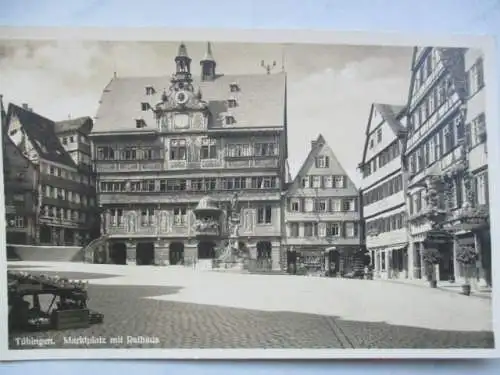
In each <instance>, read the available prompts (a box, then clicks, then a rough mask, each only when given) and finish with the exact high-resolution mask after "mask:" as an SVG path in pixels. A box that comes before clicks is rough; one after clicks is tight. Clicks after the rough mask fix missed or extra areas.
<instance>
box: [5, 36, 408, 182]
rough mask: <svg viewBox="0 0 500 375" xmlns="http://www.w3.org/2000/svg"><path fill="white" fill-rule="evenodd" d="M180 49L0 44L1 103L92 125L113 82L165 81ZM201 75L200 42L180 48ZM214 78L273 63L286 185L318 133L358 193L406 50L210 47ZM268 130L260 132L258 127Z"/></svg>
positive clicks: (404, 81) (400, 82) (401, 75)
mask: <svg viewBox="0 0 500 375" xmlns="http://www.w3.org/2000/svg"><path fill="white" fill-rule="evenodd" d="M179 43H180V42H130V41H119V42H106V41H84V40H55V41H34V40H31V41H29V40H27V41H21V40H0V71H1V72H2V74H1V75H0V91H1V93H2V94H3V95H4V102H5V104H7V103H8V102H13V103H15V104H18V105H20V104H22V103H27V104H28V105H29V106H30V107H31V108H33V110H34V111H35V112H37V113H39V114H41V115H43V116H45V117H48V118H51V119H53V120H63V119H67V118H68V117H78V116H91V117H93V116H95V114H96V112H97V108H98V105H99V99H100V96H101V94H102V90H103V88H104V87H105V85H106V84H107V83H108V82H109V80H110V79H111V78H112V76H113V74H114V72H115V71H116V74H117V75H118V76H155V75H169V74H171V73H173V72H174V69H175V65H174V57H175V55H176V53H177V48H178V45H179ZM186 45H187V49H188V53H189V55H190V57H191V58H192V59H193V63H192V71H193V73H194V74H196V75H197V74H198V73H199V72H198V71H199V63H198V62H199V60H200V59H201V58H202V57H203V55H204V52H205V48H206V41H200V42H190V43H186ZM212 51H213V55H214V58H215V59H216V61H217V71H218V73H223V74H248V73H252V74H265V73H266V72H265V70H264V69H263V68H262V67H261V65H260V63H261V61H262V60H264V61H265V62H266V63H272V62H273V61H276V67H275V69H274V70H273V71H272V72H271V74H272V73H273V72H278V71H280V70H281V66H282V65H284V67H285V71H286V72H287V76H288V127H289V134H288V135H289V165H290V171H291V174H292V176H295V174H296V173H297V171H298V169H299V168H300V166H301V165H302V163H303V162H304V160H305V158H306V157H307V154H308V152H309V150H310V142H311V140H313V139H315V138H316V137H317V136H318V135H319V134H320V133H321V134H323V136H324V137H325V139H326V141H327V142H328V143H329V144H330V146H331V147H332V149H333V151H334V153H335V155H336V156H337V158H338V159H339V161H340V163H341V164H342V166H343V167H344V169H345V170H346V172H347V174H348V175H349V176H350V177H351V179H352V180H353V181H354V182H355V183H356V184H359V177H360V176H359V172H358V171H357V165H358V164H359V162H360V161H361V157H362V149H363V145H364V141H365V140H364V134H365V130H366V125H367V121H368V115H369V110H370V105H371V103H373V102H377V103H388V104H399V105H404V104H405V102H406V98H407V96H408V86H409V79H410V63H411V53H412V48H411V46H409V47H408V48H403V47H382V46H380V47H379V46H346V45H305V44H302V45H301V44H288V45H280V44H262V43H260V44H251V43H221V42H219V43H213V44H212ZM262 125H265V124H262Z"/></svg>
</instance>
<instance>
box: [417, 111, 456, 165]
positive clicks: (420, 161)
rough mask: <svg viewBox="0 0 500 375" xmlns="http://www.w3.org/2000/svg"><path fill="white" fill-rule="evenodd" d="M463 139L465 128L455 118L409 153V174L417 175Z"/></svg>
mask: <svg viewBox="0 0 500 375" xmlns="http://www.w3.org/2000/svg"><path fill="white" fill-rule="evenodd" d="M464 137H465V127H464V124H463V122H462V121H461V120H460V117H458V116H457V117H455V118H454V119H452V120H451V121H450V122H449V123H448V124H446V125H445V126H443V127H442V128H441V129H439V130H437V131H436V132H435V134H434V135H433V136H432V137H431V138H429V139H428V140H427V141H425V142H424V143H423V144H421V145H420V147H419V148H417V149H415V150H414V151H412V152H411V153H410V155H409V156H408V160H409V169H410V173H412V174H414V173H418V172H420V171H421V170H423V169H424V168H425V167H426V166H429V165H431V164H432V163H434V162H435V161H437V160H440V159H441V158H442V157H443V156H444V155H446V154H447V153H449V152H450V151H452V150H453V149H454V148H455V147H456V146H458V144H459V142H460V140H462V139H463V138H464Z"/></svg>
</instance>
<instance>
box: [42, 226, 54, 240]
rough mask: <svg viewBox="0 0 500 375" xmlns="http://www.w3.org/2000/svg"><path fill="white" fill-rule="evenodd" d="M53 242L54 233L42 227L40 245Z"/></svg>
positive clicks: (46, 227)
mask: <svg viewBox="0 0 500 375" xmlns="http://www.w3.org/2000/svg"><path fill="white" fill-rule="evenodd" d="M51 242H52V233H51V230H50V228H49V227H48V226H46V225H42V226H40V243H41V244H50V243H51Z"/></svg>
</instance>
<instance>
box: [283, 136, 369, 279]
mask: <svg viewBox="0 0 500 375" xmlns="http://www.w3.org/2000/svg"><path fill="white" fill-rule="evenodd" d="M285 197H286V199H285V201H284V203H285V204H284V206H285V207H284V209H285V228H284V232H283V236H284V237H286V238H285V241H286V242H285V248H286V251H287V266H288V267H287V268H288V270H289V272H291V273H295V272H296V271H297V269H298V268H305V271H306V272H323V271H330V272H331V273H332V274H334V275H339V276H340V275H346V274H349V273H352V272H353V271H354V267H355V261H354V260H355V257H356V255H357V254H358V253H359V252H360V251H361V250H362V246H361V245H362V240H361V228H360V227H361V225H360V214H359V193H358V190H357V189H356V187H355V186H354V184H353V182H352V181H351V180H350V179H349V177H348V176H347V173H346V172H345V170H344V169H343V168H342V166H341V164H340V163H339V162H338V160H337V158H336V157H335V154H334V152H333V150H332V149H331V148H330V146H329V145H328V144H327V143H326V141H325V139H324V138H323V136H321V135H320V136H318V138H317V139H316V140H314V141H312V142H311V150H310V152H309V155H308V156H307V158H306V160H305V161H304V164H303V165H302V167H301V168H300V170H299V172H298V174H297V176H296V177H295V179H294V180H293V182H292V183H291V184H290V186H289V187H288V189H287V192H286V195H285ZM361 267H362V266H361Z"/></svg>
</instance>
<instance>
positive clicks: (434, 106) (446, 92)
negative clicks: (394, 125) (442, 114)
mask: <svg viewBox="0 0 500 375" xmlns="http://www.w3.org/2000/svg"><path fill="white" fill-rule="evenodd" d="M453 90H454V87H453V83H452V80H451V78H450V77H449V76H445V77H443V78H442V79H441V80H440V81H439V82H438V84H437V85H436V86H434V87H433V88H432V89H431V90H429V93H428V94H427V96H426V97H425V98H424V99H423V100H422V101H421V103H420V105H419V106H418V107H417V108H415V110H414V111H413V113H412V114H411V121H410V124H409V127H408V132H409V134H411V133H412V132H413V131H415V130H417V129H419V128H420V127H421V126H422V125H423V124H424V123H425V122H426V121H427V120H428V119H429V117H431V116H432V115H433V114H434V112H436V111H437V110H438V109H439V108H440V107H441V106H442V105H443V104H444V103H445V102H446V101H447V99H448V98H450V97H451V96H452V95H453V92H454V91H453Z"/></svg>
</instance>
